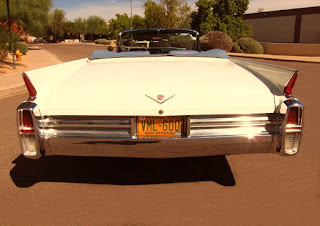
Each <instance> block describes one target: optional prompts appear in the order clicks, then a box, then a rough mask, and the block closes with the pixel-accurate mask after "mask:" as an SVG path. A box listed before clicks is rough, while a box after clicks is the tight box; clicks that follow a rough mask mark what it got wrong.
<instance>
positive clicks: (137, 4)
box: [64, 0, 144, 20]
mask: <svg viewBox="0 0 320 226" xmlns="http://www.w3.org/2000/svg"><path fill="white" fill-rule="evenodd" d="M143 3H144V1H134V2H133V5H132V14H133V15H134V14H138V15H141V16H142V15H143V14H144V8H143ZM64 10H65V12H66V18H67V19H68V20H73V19H75V18H77V17H83V18H87V17H89V16H91V15H97V16H100V17H102V18H104V19H106V20H109V19H111V18H113V17H115V15H116V14H117V13H119V14H124V13H127V14H128V15H129V16H130V1H129V0H128V3H116V2H115V1H113V0H103V1H102V3H99V4H93V3H90V4H82V5H79V6H78V7H74V8H69V9H64Z"/></svg>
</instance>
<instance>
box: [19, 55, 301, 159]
mask: <svg viewBox="0 0 320 226" xmlns="http://www.w3.org/2000/svg"><path fill="white" fill-rule="evenodd" d="M111 67H112V68H113V69H112V70H110V68H111ZM105 68H108V71H107V72H106V70H105ZM133 69H134V71H132V70H133ZM23 76H24V79H25V83H26V86H27V88H28V91H29V94H30V98H29V99H28V100H27V101H26V102H24V103H23V104H21V105H20V106H19V107H18V130H19V137H20V142H21V148H22V153H23V155H24V156H25V157H27V158H39V157H41V156H50V155H71V156H116V157H138V158H139V157H140V158H175V157H192V156H211V155H229V154H249V153H279V154H283V155H293V154H296V153H297V152H298V151H299V145H300V140H301V132H302V123H303V122H302V116H303V105H302V104H301V103H300V102H299V101H298V100H297V99H295V98H294V97H293V96H292V88H293V85H294V82H295V80H296V76H297V71H296V70H292V69H286V68H280V67H275V66H271V65H266V64H261V63H254V62H250V61H245V60H240V59H236V58H231V59H220V58H214V57H202V56H162V57H159V56H158V57H124V58H117V57H116V58H113V57H111V58H108V59H99V60H95V61H94V60H91V61H90V60H87V59H84V60H79V61H74V62H69V63H65V64H61V65H56V66H51V67H48V68H44V69H39V70H34V71H30V72H27V73H26V74H24V75H23Z"/></svg>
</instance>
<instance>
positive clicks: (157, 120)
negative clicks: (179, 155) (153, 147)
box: [137, 116, 183, 139]
mask: <svg viewBox="0 0 320 226" xmlns="http://www.w3.org/2000/svg"><path fill="white" fill-rule="evenodd" d="M182 122H183V117H182V116H167V117H154V116H140V117H138V122H137V135H138V138H140V139H173V138H181V131H182Z"/></svg>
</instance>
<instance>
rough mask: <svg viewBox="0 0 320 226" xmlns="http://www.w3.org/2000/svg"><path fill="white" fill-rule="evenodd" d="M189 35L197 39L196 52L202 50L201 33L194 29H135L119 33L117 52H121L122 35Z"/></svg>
mask: <svg viewBox="0 0 320 226" xmlns="http://www.w3.org/2000/svg"><path fill="white" fill-rule="evenodd" d="M150 32H155V33H189V34H191V35H192V36H195V37H196V49H195V50H196V51H199V52H200V51H201V50H200V44H199V32H197V31H195V30H192V29H169V28H149V29H133V30H125V31H122V32H120V33H119V36H118V40H117V52H122V51H121V41H122V40H121V37H122V35H128V34H143V33H150Z"/></svg>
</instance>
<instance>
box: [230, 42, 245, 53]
mask: <svg viewBox="0 0 320 226" xmlns="http://www.w3.org/2000/svg"><path fill="white" fill-rule="evenodd" d="M231 52H233V53H243V51H242V50H241V48H240V46H239V44H238V43H237V42H234V43H233V45H232V49H231Z"/></svg>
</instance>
